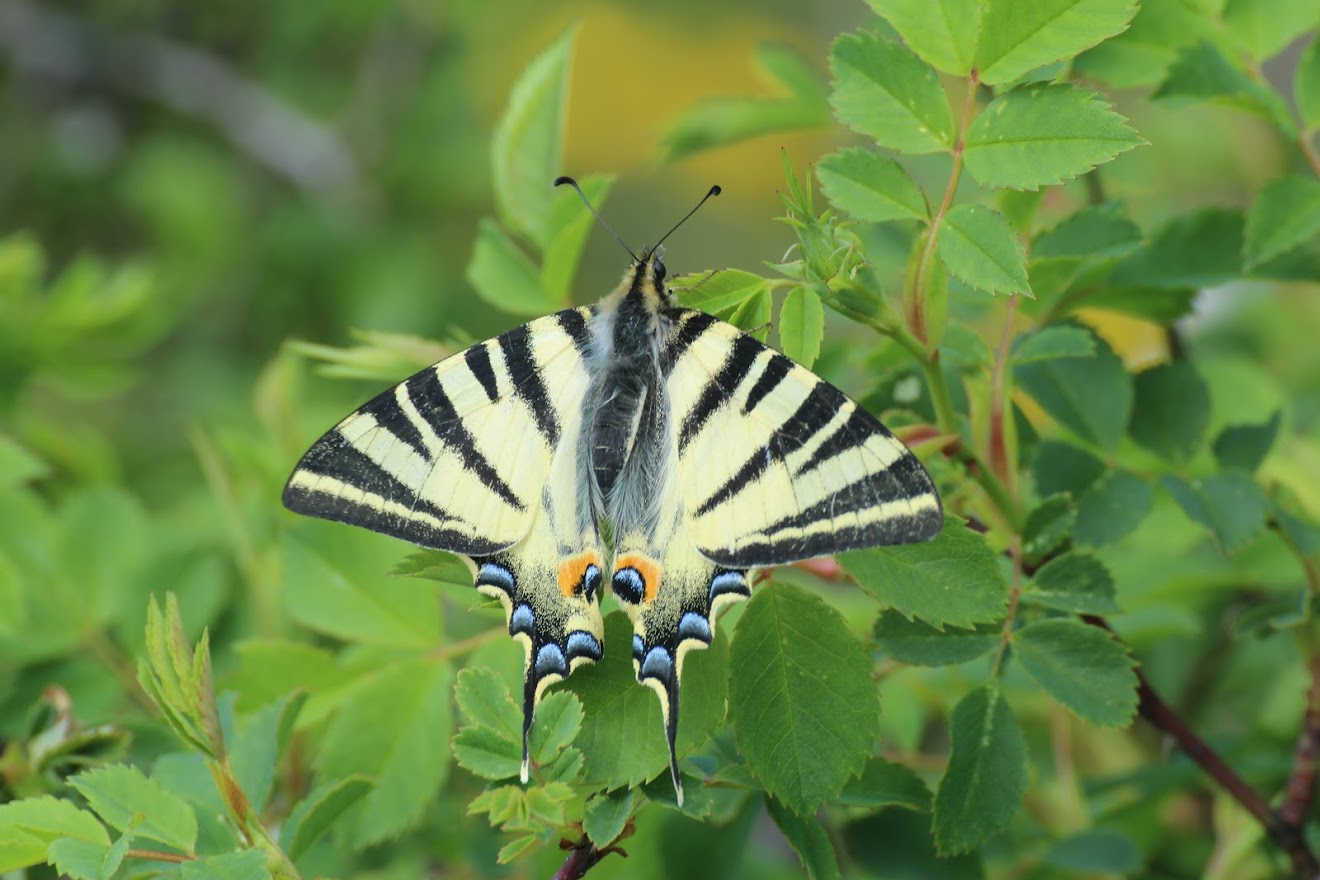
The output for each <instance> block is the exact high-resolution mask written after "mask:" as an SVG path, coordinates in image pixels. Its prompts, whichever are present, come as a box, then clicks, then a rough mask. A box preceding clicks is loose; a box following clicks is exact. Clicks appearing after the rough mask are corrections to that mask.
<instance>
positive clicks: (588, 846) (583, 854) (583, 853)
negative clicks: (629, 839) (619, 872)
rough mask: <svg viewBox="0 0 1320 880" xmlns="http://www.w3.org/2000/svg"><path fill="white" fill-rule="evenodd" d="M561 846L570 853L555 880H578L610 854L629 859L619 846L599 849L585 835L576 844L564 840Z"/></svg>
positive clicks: (556, 873) (557, 872)
mask: <svg viewBox="0 0 1320 880" xmlns="http://www.w3.org/2000/svg"><path fill="white" fill-rule="evenodd" d="M559 845H560V847H561V848H563V849H567V850H568V851H569V853H568V858H566V859H564V864H562V865H560V866H559V870H558V871H556V872H555V877H554V880H578V878H580V877H582V876H583V875H584V874H586V873H587V872H588V871H590V870H591V869H592V868H594V867H596V864H597V863H598V862H600V860H601V859H603V858H605V857H606V856H607V855H609V854H610V853H618V854H619V855H621V856H623V857H624V858H625V859H626V858H627V857H628V854H627V853H626V852H624V851H623V850H622V849H620V848H619V847H617V846H607V847H605V848H603V849H598V848H597V847H596V845H595V844H594V843H592V842H591V839H590V838H588V837H587V836H586V835H585V834H584V835H582V839H581V840H580V841H578V842H577V843H576V844H573V843H569V842H568V841H567V840H564V841H560V843H559Z"/></svg>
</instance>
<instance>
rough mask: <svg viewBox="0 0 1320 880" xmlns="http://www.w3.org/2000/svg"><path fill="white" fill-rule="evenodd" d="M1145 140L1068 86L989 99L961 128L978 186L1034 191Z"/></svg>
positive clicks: (1025, 90) (1100, 101)
mask: <svg viewBox="0 0 1320 880" xmlns="http://www.w3.org/2000/svg"><path fill="white" fill-rule="evenodd" d="M1143 143H1145V141H1143V140H1142V139H1141V138H1140V137H1139V136H1138V135H1137V133H1136V132H1135V131H1133V130H1132V128H1131V127H1130V126H1128V124H1127V120H1126V119H1124V118H1123V117H1122V116H1119V115H1118V114H1117V113H1115V112H1114V111H1113V110H1112V109H1111V108H1110V106H1109V104H1107V103H1106V102H1105V101H1104V100H1103V99H1101V98H1100V97H1098V96H1097V95H1095V94H1094V93H1092V92H1087V91H1083V90H1082V89H1079V88H1077V87H1075V86H1072V85H1068V84H1058V85H1034V86H1028V87H1026V88H1021V89H1013V90H1012V91H1010V92H1005V93H1004V94H1002V95H1000V96H999V97H997V98H995V99H994V100H993V101H991V102H990V104H989V106H987V107H986V108H985V110H983V111H981V113H980V114H979V115H978V116H977V117H976V119H975V120H974V121H973V122H972V125H971V128H969V129H968V131H967V140H966V152H965V153H964V157H965V161H966V163H967V171H968V173H969V174H971V175H972V177H974V178H976V181H977V182H978V183H980V184H981V185H982V186H987V187H1012V188H1014V189H1037V188H1039V187H1042V186H1047V185H1049V184H1055V183H1062V182H1063V181H1065V180H1071V179H1073V178H1074V177H1076V176H1077V175H1079V174H1085V173H1086V172H1088V171H1090V170H1091V169H1092V168H1094V167H1095V166H1097V165H1101V164H1103V163H1105V162H1108V161H1109V160H1111V159H1113V158H1114V157H1115V156H1118V155H1119V154H1120V153H1125V152H1127V151H1128V150H1130V149H1132V148H1133V147H1136V146H1139V145H1141V144H1143Z"/></svg>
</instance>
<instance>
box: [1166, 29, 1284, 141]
mask: <svg viewBox="0 0 1320 880" xmlns="http://www.w3.org/2000/svg"><path fill="white" fill-rule="evenodd" d="M1151 97H1153V98H1156V99H1174V100H1178V101H1205V100H1215V101H1218V102H1220V103H1224V104H1227V105H1229V106H1232V107H1236V108H1238V109H1240V110H1244V111H1246V112H1248V113H1254V114H1255V115H1257V116H1260V117H1262V118H1263V119H1265V120H1266V121H1268V122H1271V123H1273V124H1274V125H1276V126H1278V127H1279V128H1280V129H1282V130H1283V131H1284V132H1285V133H1286V134H1289V135H1291V134H1293V133H1294V128H1293V123H1292V118H1291V114H1290V113H1289V111H1288V107H1287V105H1286V104H1284V102H1283V100H1282V99H1281V98H1280V97H1279V96H1278V95H1277V94H1276V93H1274V92H1273V91H1271V90H1270V89H1269V88H1267V87H1266V86H1264V85H1262V84H1260V83H1257V82H1255V81H1253V80H1252V79H1251V78H1250V77H1249V76H1248V75H1247V74H1246V73H1245V72H1244V71H1243V70H1241V69H1240V68H1239V67H1238V66H1237V65H1235V64H1234V63H1233V61H1231V60H1230V59H1229V58H1228V57H1227V56H1225V55H1224V53H1223V52H1221V51H1220V49H1219V47H1217V46H1216V45H1215V44H1214V43H1212V42H1210V40H1208V39H1204V40H1201V41H1200V42H1199V43H1196V44H1195V45H1191V46H1187V47H1185V48H1183V50H1182V51H1181V52H1180V53H1179V55H1178V58H1177V59H1176V60H1175V61H1174V63H1173V65H1172V66H1171V67H1170V68H1169V73H1168V76H1167V77H1165V79H1164V82H1162V83H1160V87H1159V88H1158V89H1156V90H1155V92H1154V94H1153V95H1152V96H1151Z"/></svg>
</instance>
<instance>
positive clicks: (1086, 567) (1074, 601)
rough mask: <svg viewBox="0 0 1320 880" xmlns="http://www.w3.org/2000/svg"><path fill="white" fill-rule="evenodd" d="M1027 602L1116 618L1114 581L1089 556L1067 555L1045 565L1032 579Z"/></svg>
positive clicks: (1106, 570)
mask: <svg viewBox="0 0 1320 880" xmlns="http://www.w3.org/2000/svg"><path fill="white" fill-rule="evenodd" d="M1023 598H1024V599H1028V600H1029V601H1031V602H1033V603H1035V604H1036V605H1044V606H1045V607H1046V608H1056V609H1058V610H1060V611H1071V612H1074V613H1076V614H1113V613H1114V612H1116V611H1118V610H1119V608H1118V603H1117V602H1115V601H1114V577H1113V575H1111V574H1110V573H1109V569H1107V568H1105V564H1104V563H1103V562H1101V561H1100V560H1099V559H1097V558H1095V557H1094V556H1092V555H1091V554H1089V553H1065V554H1063V555H1062V556H1057V557H1055V558H1054V559H1051V560H1050V561H1049V562H1047V563H1045V564H1044V565H1042V566H1041V567H1040V568H1039V569H1038V570H1037V571H1036V573H1035V574H1034V575H1033V576H1032V588H1031V590H1030V591H1029V592H1027V593H1025V594H1024V595H1023Z"/></svg>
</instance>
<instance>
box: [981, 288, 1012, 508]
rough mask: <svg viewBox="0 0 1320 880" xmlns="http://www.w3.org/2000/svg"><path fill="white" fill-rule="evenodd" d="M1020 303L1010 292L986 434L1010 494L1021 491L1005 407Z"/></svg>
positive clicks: (997, 470)
mask: <svg viewBox="0 0 1320 880" xmlns="http://www.w3.org/2000/svg"><path fill="white" fill-rule="evenodd" d="M1017 307H1018V298H1017V297H1016V296H1010V297H1009V298H1008V308H1007V309H1006V310H1005V313H1004V332H1003V335H1002V336H1000V338H999V347H998V348H997V349H996V350H995V364H994V372H993V373H991V375H990V430H989V432H988V436H987V437H986V445H987V446H988V447H989V448H988V449H986V458H987V459H989V461H990V469H991V470H992V471H994V473H995V476H996V477H998V478H999V479H1000V481H1001V482H1002V483H1003V484H1004V488H1005V489H1006V490H1007V491H1008V493H1009V494H1010V496H1011V495H1016V494H1017V462H1016V461H1014V460H1013V459H1012V457H1011V456H1010V455H1009V449H1008V435H1007V434H1006V433H1005V411H1006V410H1007V409H1008V401H1007V400H1006V397H1007V388H1008V382H1007V381H1006V379H1005V373H1006V372H1007V370H1008V352H1009V347H1010V345H1011V344H1012V342H1013V323H1014V318H1016V317H1017ZM1011 415H1012V413H1011V412H1009V416H1010V417H1011Z"/></svg>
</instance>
